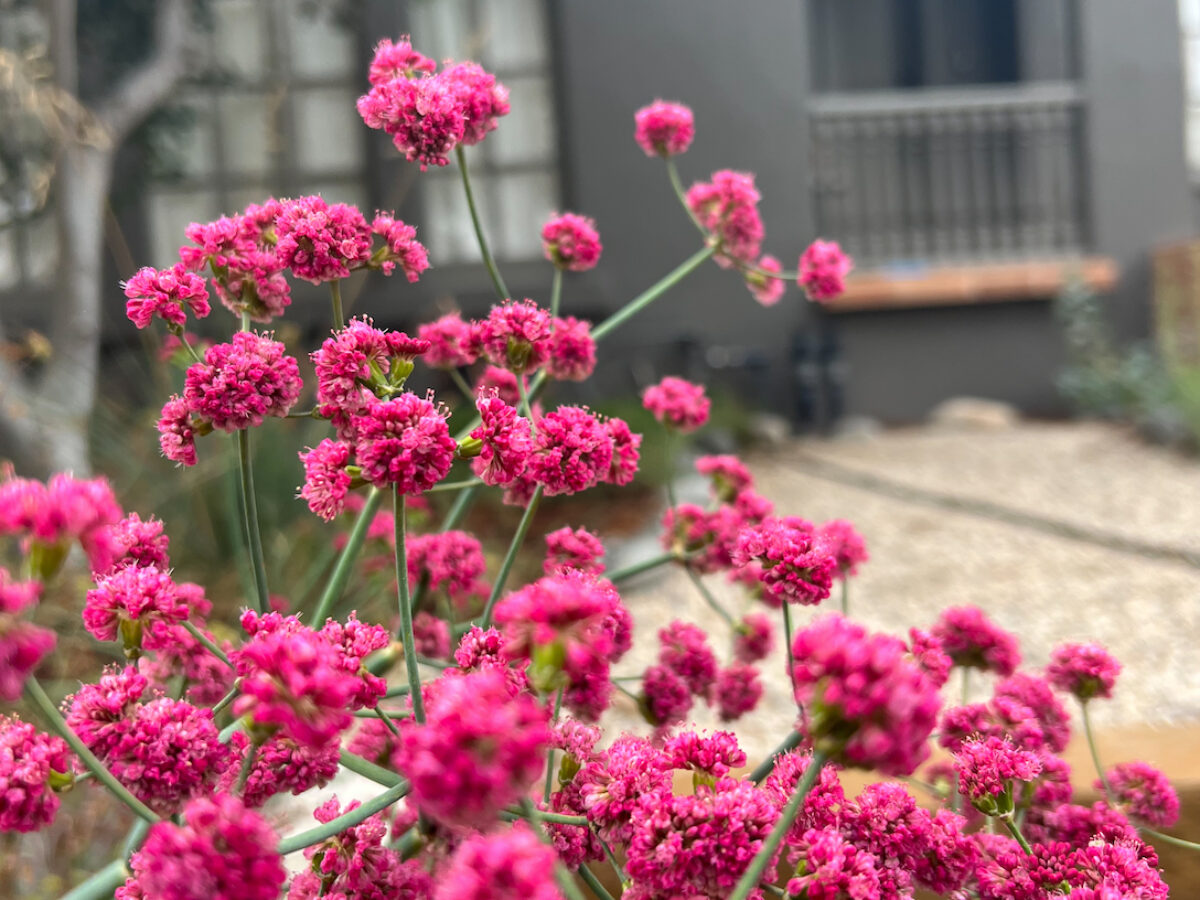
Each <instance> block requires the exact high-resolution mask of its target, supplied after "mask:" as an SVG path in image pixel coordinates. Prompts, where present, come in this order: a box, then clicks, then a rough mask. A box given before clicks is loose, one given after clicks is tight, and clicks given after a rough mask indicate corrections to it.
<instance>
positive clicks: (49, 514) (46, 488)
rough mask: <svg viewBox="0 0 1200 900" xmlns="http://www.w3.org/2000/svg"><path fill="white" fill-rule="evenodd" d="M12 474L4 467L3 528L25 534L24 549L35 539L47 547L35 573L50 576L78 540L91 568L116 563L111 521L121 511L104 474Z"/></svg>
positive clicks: (0, 493) (0, 485)
mask: <svg viewBox="0 0 1200 900" xmlns="http://www.w3.org/2000/svg"><path fill="white" fill-rule="evenodd" d="M10 475H11V473H5V472H3V471H2V470H0V534H11V535H15V536H17V537H19V538H21V540H22V550H23V551H25V552H29V551H30V549H31V544H32V545H33V547H34V548H35V549H37V550H42V551H47V552H45V553H44V554H43V555H42V559H41V560H39V561H37V562H36V563H35V565H36V566H40V567H41V568H40V569H38V568H35V572H34V574H36V575H37V576H38V577H39V578H43V579H48V578H49V577H50V576H52V575H53V574H54V573H55V572H56V571H57V569H58V566H59V565H61V563H62V561H63V559H64V558H65V555H66V551H67V550H68V549H69V547H68V545H69V544H70V543H71V542H73V541H75V540H78V541H79V544H80V546H81V547H83V552H84V553H86V554H87V557H88V562H89V563H90V565H91V569H92V571H93V572H104V571H107V570H108V569H109V568H110V567H111V566H112V564H113V559H114V558H115V555H116V553H117V552H118V551H117V548H116V547H114V545H113V537H112V534H111V532H110V530H109V526H110V525H114V524H116V523H117V522H118V521H120V519H121V516H122V512H121V507H120V505H119V504H118V503H117V499H116V497H115V496H114V495H113V492H112V488H111V487H110V486H109V484H108V481H107V480H106V479H104V478H92V479H87V480H84V479H79V478H75V477H74V476H72V475H69V474H67V473H66V472H59V473H57V474H54V475H51V476H50V480H49V482H47V483H46V484H43V483H42V482H40V481H34V480H32V479H29V478H13V477H8V476H10ZM48 567H49V568H48Z"/></svg>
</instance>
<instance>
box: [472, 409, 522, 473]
mask: <svg viewBox="0 0 1200 900" xmlns="http://www.w3.org/2000/svg"><path fill="white" fill-rule="evenodd" d="M475 406H476V408H478V410H479V427H477V428H476V429H475V430H474V431H472V432H471V438H472V439H473V440H477V441H480V446H479V455H478V456H477V457H476V458H475V459H474V460H473V461H472V463H471V469H472V471H474V472H475V474H476V475H478V476H479V477H480V478H481V479H483V483H484V484H489V485H507V484H511V483H512V481H513V480H514V479H515V478H516V477H517V476H518V475H519V474H520V473H521V472H523V471H524V470H525V466H526V464H527V463H528V462H529V456H530V454H531V453H532V452H533V435H532V432H531V431H530V428H529V420H528V419H527V418H525V417H524V416H521V415H518V414H517V411H516V410H515V409H514V408H513V407H511V406H509V405H508V404H507V403H505V402H504V401H503V400H501V399H500V398H499V397H498V396H496V395H495V394H491V395H488V396H480V397H479V398H478V399H477V400H476V401H475Z"/></svg>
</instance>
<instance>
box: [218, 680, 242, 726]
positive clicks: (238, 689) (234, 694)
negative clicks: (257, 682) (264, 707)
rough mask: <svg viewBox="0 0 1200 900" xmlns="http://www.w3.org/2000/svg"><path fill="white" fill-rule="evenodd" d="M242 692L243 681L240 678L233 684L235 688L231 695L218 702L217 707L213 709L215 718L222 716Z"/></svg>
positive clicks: (230, 692)
mask: <svg viewBox="0 0 1200 900" xmlns="http://www.w3.org/2000/svg"><path fill="white" fill-rule="evenodd" d="M241 692H242V679H240V678H238V679H236V680H235V681H234V682H233V687H231V688H230V689H229V693H228V694H226V695H225V696H224V697H222V698H221V699H220V700H218V701H217V705H216V706H214V707H213V708H212V714H213V718H216V717H217V716H218V715H220V714H221V713H222V712H224V711H225V707H227V706H229V704H230V703H232V702H233V701H234V700H236V699H237V695H238V694H240V693H241Z"/></svg>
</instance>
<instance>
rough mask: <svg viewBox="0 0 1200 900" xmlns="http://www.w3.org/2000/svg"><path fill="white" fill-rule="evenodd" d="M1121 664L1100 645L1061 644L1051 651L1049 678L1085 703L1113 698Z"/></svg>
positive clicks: (1062, 689)
mask: <svg viewBox="0 0 1200 900" xmlns="http://www.w3.org/2000/svg"><path fill="white" fill-rule="evenodd" d="M1119 674H1121V664H1120V663H1119V662H1118V661H1117V660H1116V659H1114V658H1113V655H1112V654H1111V653H1109V652H1108V651H1107V650H1105V649H1104V648H1103V647H1101V646H1100V645H1099V644H1059V645H1058V646H1057V647H1055V648H1054V649H1053V650H1052V651H1051V652H1050V665H1048V666H1047V667H1046V679H1047V680H1048V681H1049V682H1050V683H1051V684H1052V685H1054V687H1056V688H1058V689H1059V690H1060V691H1066V692H1067V693H1068V694H1074V695H1075V696H1076V697H1077V698H1079V700H1080V701H1081V702H1083V703H1086V702H1087V701H1088V700H1091V699H1092V698H1094V697H1102V698H1108V697H1111V696H1112V692H1113V686H1114V685H1115V684H1116V683H1117V676H1118V675H1119Z"/></svg>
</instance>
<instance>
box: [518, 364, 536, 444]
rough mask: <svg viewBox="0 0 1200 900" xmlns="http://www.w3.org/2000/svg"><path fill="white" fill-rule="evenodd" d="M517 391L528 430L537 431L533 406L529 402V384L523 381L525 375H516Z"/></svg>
mask: <svg viewBox="0 0 1200 900" xmlns="http://www.w3.org/2000/svg"><path fill="white" fill-rule="evenodd" d="M517 391H518V392H519V393H520V395H521V411H522V412H523V413H524V414H525V418H527V419H529V430H530V431H531V432H533V433H536V432H537V425H535V424H534V422H533V406H532V405H531V404H530V402H529V386H528V385H527V384H526V383H525V376H524V375H518V376H517Z"/></svg>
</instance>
